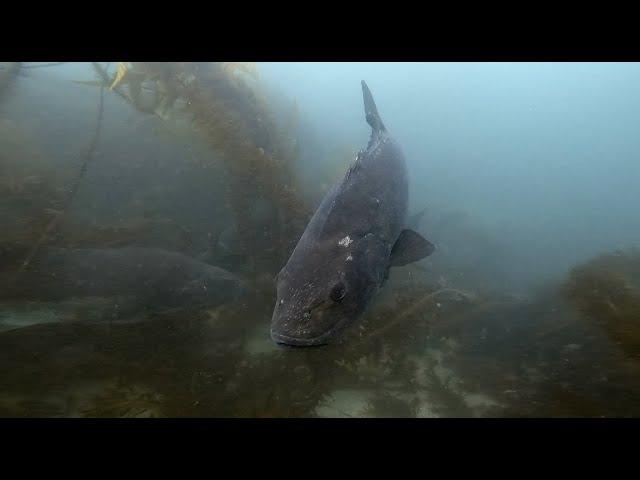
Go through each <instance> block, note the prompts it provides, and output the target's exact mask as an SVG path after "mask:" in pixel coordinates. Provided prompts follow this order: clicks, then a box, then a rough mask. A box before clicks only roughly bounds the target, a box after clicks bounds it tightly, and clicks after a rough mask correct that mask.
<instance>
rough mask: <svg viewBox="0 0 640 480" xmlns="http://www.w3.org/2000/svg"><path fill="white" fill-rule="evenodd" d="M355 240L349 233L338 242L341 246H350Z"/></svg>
mask: <svg viewBox="0 0 640 480" xmlns="http://www.w3.org/2000/svg"><path fill="white" fill-rule="evenodd" d="M351 242H353V240H351V237H349V235H347V236H346V237H344V238H343V239H342V240H340V241H339V242H338V245H340V246H341V247H345V248H346V247H348V246H349V244H350V243H351Z"/></svg>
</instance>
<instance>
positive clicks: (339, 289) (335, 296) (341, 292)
mask: <svg viewBox="0 0 640 480" xmlns="http://www.w3.org/2000/svg"><path fill="white" fill-rule="evenodd" d="M346 293H347V287H345V285H344V283H342V282H339V283H336V284H335V285H334V286H333V288H332V289H331V293H329V297H330V298H331V300H333V301H334V302H339V301H341V300H342V299H343V298H344V296H345V295H346Z"/></svg>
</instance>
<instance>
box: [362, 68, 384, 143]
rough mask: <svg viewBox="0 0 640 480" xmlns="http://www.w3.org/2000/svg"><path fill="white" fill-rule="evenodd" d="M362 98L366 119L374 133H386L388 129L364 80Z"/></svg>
mask: <svg viewBox="0 0 640 480" xmlns="http://www.w3.org/2000/svg"><path fill="white" fill-rule="evenodd" d="M362 97H363V98H364V114H365V118H366V119H367V123H368V124H369V125H371V128H372V129H373V133H374V134H375V133H378V132H385V131H386V130H387V129H386V128H385V127H384V124H383V123H382V119H381V118H380V115H379V114H378V108H377V107H376V102H374V101H373V95H371V90H369V87H367V84H366V83H365V81H364V80H362Z"/></svg>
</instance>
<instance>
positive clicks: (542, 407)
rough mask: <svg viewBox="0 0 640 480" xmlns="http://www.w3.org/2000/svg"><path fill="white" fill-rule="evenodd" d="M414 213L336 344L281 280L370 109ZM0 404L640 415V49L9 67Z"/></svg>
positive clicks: (2, 120) (189, 412)
mask: <svg viewBox="0 0 640 480" xmlns="http://www.w3.org/2000/svg"><path fill="white" fill-rule="evenodd" d="M361 80H365V81H366V82H367V85H368V86H369V88H370V90H371V92H372V94H373V96H374V98H375V102H376V104H377V109H378V112H379V114H380V116H381V118H382V119H383V121H384V125H385V126H386V128H387V130H388V131H389V133H390V134H391V135H392V136H393V138H394V139H395V141H396V142H397V143H398V144H399V145H400V146H401V147H402V150H403V152H404V156H405V158H406V166H407V172H408V180H409V212H408V213H409V217H410V219H411V222H412V224H411V225H410V226H411V228H412V229H414V230H415V231H417V232H419V234H420V235H422V236H424V238H426V239H428V240H429V241H430V242H432V243H433V244H434V245H435V250H434V252H433V253H432V254H431V255H429V256H428V257H427V258H424V259H422V260H420V261H418V262H415V263H412V264H410V265H406V266H402V267H398V268H394V269H392V270H391V272H390V276H389V279H388V280H387V281H386V282H385V283H384V285H383V286H382V288H381V290H380V292H379V293H378V295H377V296H376V297H375V299H374V300H373V302H372V304H371V305H370V306H369V308H368V309H367V310H366V312H365V314H364V315H363V316H362V317H359V318H354V320H353V322H351V324H350V325H349V327H348V329H347V330H346V331H345V332H344V333H343V334H341V335H340V337H339V338H336V339H335V341H333V342H331V343H330V344H329V345H325V346H322V347H314V348H291V347H286V346H282V345H278V344H276V343H274V342H273V341H272V339H271V337H270V322H271V318H272V313H273V311H274V305H275V303H276V276H277V274H278V272H279V271H280V270H281V269H282V267H283V266H284V265H285V264H286V262H287V260H288V258H289V257H290V255H291V253H292V252H293V249H294V247H295V246H296V244H297V242H298V240H299V239H300V237H301V235H302V233H303V231H304V229H305V227H306V225H307V223H308V222H309V220H310V218H311V216H312V215H313V213H314V211H315V210H316V209H317V208H318V206H319V205H320V202H321V201H322V199H323V197H324V196H325V195H326V194H327V193H328V192H329V191H330V188H331V186H332V185H333V184H335V183H336V182H340V181H342V179H343V177H344V176H345V174H346V172H347V170H348V169H349V167H350V165H352V164H353V162H354V161H355V159H356V155H357V153H358V152H359V151H360V150H362V149H365V148H366V146H367V143H368V142H369V138H370V135H371V130H372V129H371V126H370V125H369V124H367V121H366V120H365V111H364V106H363V95H362V89H361V83H360V82H361ZM0 147H1V148H0V227H1V228H0V292H1V293H0V364H1V365H2V368H0V416H2V417H150V416H153V417H635V416H640V375H638V374H639V373H640V249H639V248H638V247H640V221H638V214H637V206H638V204H639V203H640V188H639V186H638V185H640V162H639V161H638V160H639V157H638V153H637V152H638V151H640V64H637V63H454V62H452V63H358V62H354V63H308V62H299V63H297V62H291V63H257V64H255V63H247V62H206V63H191V62H173V63H157V62H112V63H106V62H95V63H73V62H56V63H55V64H45V63H37V62H0Z"/></svg>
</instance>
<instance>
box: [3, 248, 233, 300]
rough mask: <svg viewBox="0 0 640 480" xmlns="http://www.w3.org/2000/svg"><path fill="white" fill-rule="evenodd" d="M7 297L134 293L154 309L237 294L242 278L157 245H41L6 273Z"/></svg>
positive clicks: (231, 298)
mask: <svg viewBox="0 0 640 480" xmlns="http://www.w3.org/2000/svg"><path fill="white" fill-rule="evenodd" d="M0 283H5V285H3V286H2V291H0V298H3V299H20V298H22V299H32V300H48V301H60V300H65V299H69V298H74V297H112V296H127V297H135V298H136V300H137V301H136V303H137V304H139V305H143V306H145V307H149V308H150V309H163V308H177V307H189V308H191V307H214V306H217V305H220V304H222V303H226V302H229V301H233V300H236V299H237V298H239V296H240V295H242V294H243V293H244V292H245V287H244V286H243V282H242V281H241V280H240V279H239V278H237V277H236V276H235V275H233V274H231V273H229V272H227V271H226V270H223V269H221V268H218V267H214V266H212V265H208V264H206V263H202V262H199V261H197V260H194V259H192V258H190V257H187V256H186V255H183V254H181V253H177V252H170V251H167V250H162V249H159V248H141V247H125V248H117V249H65V248H43V249H42V250H41V251H40V252H39V253H38V255H37V257H36V258H35V259H34V261H33V262H32V263H31V265H29V267H28V268H27V269H26V270H25V271H23V272H22V273H21V274H19V275H17V276H16V275H8V276H5V278H3V279H2V282H0Z"/></svg>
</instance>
